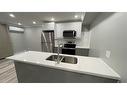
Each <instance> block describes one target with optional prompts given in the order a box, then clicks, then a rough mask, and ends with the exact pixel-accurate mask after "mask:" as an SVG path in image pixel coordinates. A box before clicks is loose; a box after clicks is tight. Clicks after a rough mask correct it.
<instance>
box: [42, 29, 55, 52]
mask: <svg viewBox="0 0 127 95" xmlns="http://www.w3.org/2000/svg"><path fill="white" fill-rule="evenodd" d="M54 44H55V43H54V30H43V31H42V33H41V45H42V51H43V52H53V51H54Z"/></svg>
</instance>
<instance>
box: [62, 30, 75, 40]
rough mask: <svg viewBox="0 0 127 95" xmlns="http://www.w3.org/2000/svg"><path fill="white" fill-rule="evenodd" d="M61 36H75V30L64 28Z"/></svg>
mask: <svg viewBox="0 0 127 95" xmlns="http://www.w3.org/2000/svg"><path fill="white" fill-rule="evenodd" d="M63 37H64V38H75V37H76V31H75V30H64V31H63Z"/></svg>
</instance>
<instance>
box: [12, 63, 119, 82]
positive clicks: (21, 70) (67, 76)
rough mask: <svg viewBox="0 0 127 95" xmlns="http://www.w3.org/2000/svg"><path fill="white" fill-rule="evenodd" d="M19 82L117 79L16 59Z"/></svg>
mask: <svg viewBox="0 0 127 95" xmlns="http://www.w3.org/2000/svg"><path fill="white" fill-rule="evenodd" d="M14 63H15V67H16V73H17V77H18V82H19V83H116V82H117V80H114V79H108V78H103V77H98V76H93V75H88V74H80V73H75V72H70V71H65V70H60V69H54V68H49V67H44V66H39V65H33V64H28V63H23V62H18V61H14Z"/></svg>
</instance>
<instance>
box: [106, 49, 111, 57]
mask: <svg viewBox="0 0 127 95" xmlns="http://www.w3.org/2000/svg"><path fill="white" fill-rule="evenodd" d="M110 55H111V51H109V50H106V55H105V56H106V57H107V58H110Z"/></svg>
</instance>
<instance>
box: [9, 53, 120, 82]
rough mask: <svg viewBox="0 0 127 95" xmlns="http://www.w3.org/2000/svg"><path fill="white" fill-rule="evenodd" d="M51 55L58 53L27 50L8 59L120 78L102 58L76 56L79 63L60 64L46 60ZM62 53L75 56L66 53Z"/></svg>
mask: <svg viewBox="0 0 127 95" xmlns="http://www.w3.org/2000/svg"><path fill="white" fill-rule="evenodd" d="M50 55H56V53H47V52H37V51H27V52H22V53H19V54H16V55H13V56H10V57H8V58H7V59H12V60H14V61H20V62H25V63H28V64H34V65H40V66H45V67H51V68H55V69H62V70H66V71H72V72H77V73H83V74H89V75H94V76H99V77H105V78H111V79H117V80H120V76H119V75H118V74H117V73H116V72H115V71H114V70H113V69H112V68H111V67H109V66H108V65H107V64H106V63H105V62H104V61H103V60H102V59H100V58H95V57H84V56H74V57H77V59H78V63H77V64H68V63H62V62H60V64H57V63H56V62H55V61H49V60H46V58H47V57H49V56H50ZM61 55H64V56H73V55H65V54H61Z"/></svg>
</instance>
